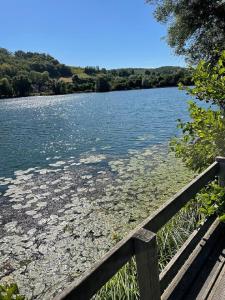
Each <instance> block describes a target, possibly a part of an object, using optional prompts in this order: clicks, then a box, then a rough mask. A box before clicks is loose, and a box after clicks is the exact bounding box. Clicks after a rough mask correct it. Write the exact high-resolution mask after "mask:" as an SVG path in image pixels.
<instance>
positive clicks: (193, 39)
mask: <svg viewBox="0 0 225 300" xmlns="http://www.w3.org/2000/svg"><path fill="white" fill-rule="evenodd" d="M146 1H147V2H149V3H152V4H154V7H155V17H156V19H157V20H158V21H159V22H161V23H163V24H165V23H167V24H168V34H167V41H168V44H169V45H170V46H171V47H172V48H174V49H175V53H176V54H179V55H186V57H187V58H188V59H189V60H190V61H192V62H199V60H200V59H206V60H209V59H212V58H214V57H215V52H214V50H215V49H220V50H224V49H225V18H224V15H225V2H224V1H223V0H195V1H190V0H176V1H175V0H146Z"/></svg>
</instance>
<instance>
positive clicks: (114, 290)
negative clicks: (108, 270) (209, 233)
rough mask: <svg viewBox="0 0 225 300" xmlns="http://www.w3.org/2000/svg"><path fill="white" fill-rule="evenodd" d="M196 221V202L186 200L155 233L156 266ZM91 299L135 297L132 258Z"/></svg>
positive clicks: (162, 263) (161, 264)
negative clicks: (157, 259)
mask: <svg viewBox="0 0 225 300" xmlns="http://www.w3.org/2000/svg"><path fill="white" fill-rule="evenodd" d="M199 220H200V215H199V209H198V204H197V203H194V202H193V201H192V203H190V204H189V205H188V206H186V207H185V208H183V209H182V210H181V211H180V212H179V213H178V214H177V215H176V216H174V217H173V218H172V219H171V220H170V221H169V222H168V223H167V224H166V225H165V226H164V227H163V228H162V229H161V230H160V231H159V232H158V233H157V243H158V257H159V269H160V271H162V269H163V268H164V267H165V266H166V265H167V263H168V262H169V261H170V259H171V258H172V257H173V256H174V255H175V253H176V252H177V250H178V249H179V248H180V247H181V246H182V244H183V243H184V242H185V241H186V240H187V238H188V237H189V236H190V234H191V233H192V232H193V231H194V230H195V229H196V228H197V226H198V224H199ZM93 299H95V300H100V299H101V300H123V299H124V300H125V299H126V300H135V299H139V290H138V284H137V272H136V264H135V260H134V259H132V260H131V261H130V262H128V263H127V264H126V265H125V266H124V267H123V268H122V269H121V270H120V271H119V272H118V273H117V274H116V275H115V276H114V277H113V278H112V279H111V280H110V281H108V282H107V283H106V284H105V285H104V286H103V287H102V289H101V290H100V291H99V292H98V293H97V294H96V295H95V296H94V297H93Z"/></svg>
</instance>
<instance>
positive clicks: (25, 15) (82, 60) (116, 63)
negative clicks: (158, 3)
mask: <svg viewBox="0 0 225 300" xmlns="http://www.w3.org/2000/svg"><path fill="white" fill-rule="evenodd" d="M0 1H1V15H0V28H1V32H0V46H1V47H4V48H7V49H9V50H11V51H15V50H24V51H37V52H45V53H49V54H51V55H53V56H54V57H56V58H57V59H58V60H60V61H61V62H62V63H65V64H68V65H75V66H100V67H106V68H116V67H157V66H162V65H181V66H182V65H184V60H183V59H182V58H181V57H177V56H174V55H173V51H172V50H171V49H170V48H169V47H168V46H167V44H166V42H165V40H162V37H163V36H165V35H166V27H165V26H162V25H160V24H158V23H157V22H156V21H155V20H154V18H153V14H152V12H153V8H152V7H151V6H150V5H149V4H146V3H145V0H63V1H62V0H0Z"/></svg>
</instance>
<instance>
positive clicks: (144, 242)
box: [134, 228, 160, 300]
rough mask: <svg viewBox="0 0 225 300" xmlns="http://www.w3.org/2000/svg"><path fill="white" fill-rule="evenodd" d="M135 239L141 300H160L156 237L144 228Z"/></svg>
mask: <svg viewBox="0 0 225 300" xmlns="http://www.w3.org/2000/svg"><path fill="white" fill-rule="evenodd" d="M134 238H135V240H134V247H135V257H136V262H137V275H138V284H139V291H140V299H141V300H160V286H159V267H158V257H157V244H156V235H155V234H154V233H152V232H151V231H149V230H146V229H143V228H142V229H140V230H139V231H138V232H137V234H136V235H135V237H134Z"/></svg>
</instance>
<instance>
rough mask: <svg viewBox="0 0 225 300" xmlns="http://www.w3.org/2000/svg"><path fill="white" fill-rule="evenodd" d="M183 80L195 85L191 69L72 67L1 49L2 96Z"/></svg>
mask: <svg viewBox="0 0 225 300" xmlns="http://www.w3.org/2000/svg"><path fill="white" fill-rule="evenodd" d="M179 82H183V83H184V84H185V85H190V84H191V73H190V71H189V70H188V69H185V68H180V67H161V68H156V69H138V68H126V69H113V70H106V69H105V68H99V67H89V66H87V67H85V68H79V67H70V66H66V65H64V64H61V63H60V62H59V61H58V60H57V59H55V58H54V57H52V56H50V55H48V54H43V53H36V52H24V51H21V50H19V51H16V52H14V53H13V52H10V51H8V50H7V49H4V48H0V97H1V98H4V97H23V96H28V95H57V94H67V93H75V92H107V91H116V90H130V89H141V88H154V87H169V86H177V85H178V83H179Z"/></svg>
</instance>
